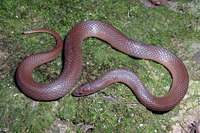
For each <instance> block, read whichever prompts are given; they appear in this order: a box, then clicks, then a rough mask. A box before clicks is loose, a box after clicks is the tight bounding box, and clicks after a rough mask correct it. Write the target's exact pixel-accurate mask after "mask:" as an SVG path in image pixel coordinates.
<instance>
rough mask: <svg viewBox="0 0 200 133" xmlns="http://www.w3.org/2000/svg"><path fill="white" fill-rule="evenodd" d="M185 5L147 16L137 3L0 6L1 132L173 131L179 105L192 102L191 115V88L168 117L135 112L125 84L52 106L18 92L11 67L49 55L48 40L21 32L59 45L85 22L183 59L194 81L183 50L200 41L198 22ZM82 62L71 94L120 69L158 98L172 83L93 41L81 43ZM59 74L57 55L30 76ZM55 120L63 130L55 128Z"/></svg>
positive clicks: (9, 2)
mask: <svg viewBox="0 0 200 133" xmlns="http://www.w3.org/2000/svg"><path fill="white" fill-rule="evenodd" d="M189 2H190V1H184V0H181V1H179V2H178V1H177V3H176V6H175V7H174V8H173V10H172V9H170V8H169V7H159V8H151V9H145V8H144V6H143V5H142V3H141V2H140V1H139V0H136V1H123V0H112V1H109V0H102V1H98V0H89V1H88V0H74V1H71V0H60V1H58V0H55V1H54V0H49V1H39V0H35V1H32V0H30V1H22V0H18V1H13V0H2V1H1V2H0V3H1V4H0V5H1V6H0V33H1V34H0V48H1V51H0V52H1V53H0V62H1V66H0V73H1V74H0V77H1V83H0V97H1V98H0V131H6V132H50V131H55V132H59V131H62V130H64V129H63V128H61V127H60V126H59V125H62V126H64V127H69V129H65V130H64V131H66V132H82V130H80V129H79V126H77V125H93V126H94V129H93V130H92V131H91V132H113V133H114V132H150V133H153V132H169V131H171V130H172V128H173V127H172V126H173V124H175V123H176V121H173V120H172V119H171V118H172V117H175V116H177V115H178V114H179V111H180V110H181V109H183V108H184V107H183V105H184V104H186V105H187V102H188V101H189V102H192V101H194V104H195V108H197V106H198V104H197V101H195V100H196V99H198V97H199V95H200V94H199V91H198V90H197V88H199V82H195V83H194V84H193V87H190V88H189V99H186V100H184V101H183V102H181V104H180V105H179V106H177V107H175V108H174V109H173V110H171V111H170V112H167V113H165V114H154V113H152V112H151V111H149V110H147V109H146V108H145V107H144V106H143V105H141V104H139V102H138V101H137V99H136V98H135V96H134V95H133V94H132V92H131V91H130V90H129V89H128V88H127V87H126V86H125V85H123V84H113V85H110V86H109V87H107V89H104V90H102V91H101V92H98V93H96V94H94V95H92V96H88V97H82V98H74V97H72V96H71V94H66V95H65V96H64V97H63V98H61V99H60V100H58V101H52V102H36V101H33V100H32V99H29V98H28V97H26V96H24V94H23V93H21V92H20V91H19V89H18V88H17V86H16V84H15V80H14V75H15V71H16V69H17V66H18V65H19V63H20V62H21V61H22V60H23V59H24V58H25V57H27V56H28V55H31V54H33V53H39V52H44V51H48V50H50V49H52V48H53V47H54V46H55V45H54V44H55V40H54V38H53V37H52V36H50V35H49V34H45V33H35V34H31V35H23V34H22V32H23V31H25V30H30V29H37V28H48V29H51V30H54V31H56V32H58V33H59V34H60V35H61V37H62V38H65V37H66V36H67V34H68V33H69V31H70V29H71V28H72V27H73V26H75V25H76V24H77V23H79V22H81V21H84V20H101V21H104V22H107V23H109V24H111V25H113V26H114V27H116V28H117V29H119V30H120V31H122V32H123V33H124V34H125V35H127V36H128V37H129V38H131V39H134V40H137V41H138V42H142V43H147V44H152V45H157V46H162V47H164V48H166V49H168V50H170V51H171V52H173V53H175V54H176V55H177V56H179V57H180V58H181V59H183V61H184V63H185V64H186V66H187V68H188V71H189V74H190V75H194V74H193V73H190V72H193V71H192V70H193V69H192V68H190V64H191V61H190V60H189V61H188V58H189V57H190V56H191V51H194V49H192V47H191V43H186V42H188V41H187V40H188V39H189V42H193V41H196V42H199V41H200V40H199V38H200V34H199V29H198V27H199V16H198V14H195V13H193V12H191V10H186V11H183V12H181V11H182V9H183V8H184V7H185V6H184V5H187V3H189ZM192 11H193V10H192ZM83 58H84V61H83V72H82V75H81V77H80V80H79V81H78V83H77V84H76V85H75V87H77V86H78V85H80V84H82V83H84V82H87V81H91V80H94V79H96V78H98V77H100V76H102V75H103V74H104V73H106V72H108V71H109V70H112V69H116V68H125V69H129V70H132V71H134V72H135V73H137V74H138V76H139V77H140V78H141V80H142V81H143V82H144V84H145V85H146V86H147V88H148V90H149V91H151V92H152V93H153V94H154V95H156V96H162V95H165V94H166V93H167V91H168V89H162V88H169V86H170V84H171V82H172V79H171V76H170V74H169V72H168V71H167V70H166V69H165V68H164V67H163V66H161V65H159V64H157V63H155V62H152V61H147V60H138V59H134V58H131V57H129V56H127V55H125V54H122V53H120V52H119V51H115V50H113V49H112V48H111V47H110V46H109V45H108V44H105V43H104V42H102V41H100V40H98V39H94V38H88V39H85V41H84V42H83ZM61 69H62V56H61V55H60V56H59V57H58V58H57V59H56V60H54V61H52V62H49V63H47V64H44V65H42V66H40V67H38V68H36V70H35V71H34V73H33V78H34V79H35V80H36V81H38V82H41V83H44V82H51V81H53V80H55V79H57V78H58V76H59V74H60V73H61ZM195 70H196V69H195ZM197 70H198V69H197ZM190 90H193V91H194V90H196V92H195V95H192V94H190ZM107 96H114V97H116V98H117V99H120V100H121V101H122V103H121V104H119V103H115V102H108V101H105V100H103V98H105V97H107ZM126 102H131V103H135V104H126ZM182 104H183V105H182ZM189 109H190V110H191V109H193V107H189ZM189 109H188V110H189ZM185 114H187V112H186V113H185ZM58 120H60V121H61V123H59V124H55V123H57V122H59V121H58ZM53 125H54V126H55V127H56V128H55V127H54V126H53ZM183 128H184V130H186V127H184V126H183Z"/></svg>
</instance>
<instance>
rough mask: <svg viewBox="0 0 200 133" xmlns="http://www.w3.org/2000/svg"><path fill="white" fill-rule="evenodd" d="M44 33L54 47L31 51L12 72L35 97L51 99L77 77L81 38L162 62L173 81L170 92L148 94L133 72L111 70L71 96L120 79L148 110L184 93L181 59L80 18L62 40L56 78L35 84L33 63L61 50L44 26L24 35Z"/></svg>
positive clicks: (184, 73)
mask: <svg viewBox="0 0 200 133" xmlns="http://www.w3.org/2000/svg"><path fill="white" fill-rule="evenodd" d="M34 32H47V33H50V34H52V35H53V36H54V37H55V38H56V40H57V45H56V47H55V48H54V49H53V50H51V51H48V52H44V53H37V54H33V55H31V56H29V57H27V58H25V59H24V60H23V61H22V62H21V63H20V65H19V67H18V69H17V72H16V80H17V83H18V86H19V87H20V89H21V90H22V92H23V93H24V94H26V95H28V96H29V97H31V98H33V99H35V100H42V101H46V100H55V99H59V98H61V97H63V96H64V95H65V94H66V93H68V92H69V91H70V90H71V89H72V88H73V86H74V84H75V83H76V82H77V80H78V79H79V77H80V74H81V69H82V44H81V43H82V41H83V40H84V39H85V38H87V37H96V38H99V39H102V40H104V41H106V42H107V43H109V44H110V45H111V47H113V48H115V49H117V50H119V51H121V52H123V53H125V54H127V55H130V56H133V57H136V58H142V59H148V60H153V61H155V62H158V63H160V64H162V65H164V66H165V67H166V68H167V69H168V70H169V71H170V73H171V75H172V78H173V83H172V86H171V89H170V91H169V92H168V94H167V95H165V96H163V97H155V96H154V95H152V94H151V93H150V92H149V91H148V90H147V89H146V88H145V86H144V84H143V83H142V82H141V80H140V79H139V78H138V76H137V75H135V74H134V73H133V72H130V71H128V70H122V69H117V70H112V71H110V72H108V73H107V74H105V75H104V76H102V77H101V78H99V79H97V80H95V81H93V82H89V83H85V84H83V85H81V86H79V87H78V88H77V89H76V90H74V92H73V93H72V94H73V95H74V96H83V95H89V94H91V93H94V92H96V91H99V90H101V89H103V88H105V87H106V86H108V85H109V84H112V83H113V82H123V83H124V84H126V85H128V86H129V87H130V89H131V90H132V91H133V92H134V94H135V95H136V97H137V98H138V100H139V101H140V102H141V103H142V104H143V105H144V106H145V107H146V108H148V109H151V110H154V111H167V110H170V109H172V108H173V107H175V106H176V105H177V104H178V103H179V102H180V101H181V100H182V99H183V97H184V96H185V94H186V92H187V88H188V83H189V78H188V72H187V69H186V67H185V65H184V64H183V63H182V61H181V60H180V59H179V58H178V57H177V56H175V55H174V54H173V53H171V52H169V51H167V50H165V49H163V48H161V47H158V46H153V45H148V44H142V43H139V42H136V41H134V40H131V39H129V38H128V37H127V36H125V35H124V34H122V33H121V32H120V31H119V30H117V29H116V28H114V27H113V26H111V25H109V24H107V23H104V22H101V21H84V22H81V23H79V24H77V25H76V26H75V27H74V28H72V29H71V31H70V33H69V35H68V37H67V38H66V40H65V49H64V55H65V58H64V68H63V71H62V73H61V75H60V76H59V78H58V79H57V80H55V81H54V82H52V83H37V82H36V81H34V80H33V78H32V72H33V70H34V68H36V67H37V66H39V65H41V64H44V63H46V62H49V61H51V60H54V59H55V58H56V57H57V56H58V55H59V54H60V52H61V51H62V49H63V41H62V38H61V37H60V36H59V35H58V34H57V33H56V32H54V31H51V30H48V29H38V30H30V31H26V32H24V33H25V34H28V33H34Z"/></svg>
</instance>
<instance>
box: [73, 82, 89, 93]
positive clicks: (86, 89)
mask: <svg viewBox="0 0 200 133" xmlns="http://www.w3.org/2000/svg"><path fill="white" fill-rule="evenodd" d="M90 90H91V86H90V82H88V83H84V84H82V85H80V86H79V87H78V88H76V89H75V90H74V91H73V92H72V95H73V96H76V97H81V96H86V95H90V94H91V91H90Z"/></svg>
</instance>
